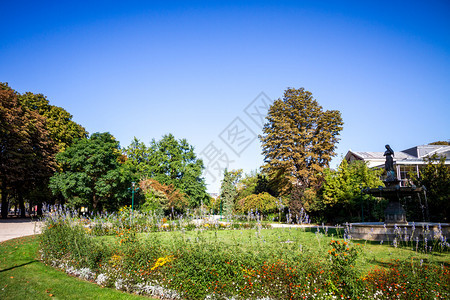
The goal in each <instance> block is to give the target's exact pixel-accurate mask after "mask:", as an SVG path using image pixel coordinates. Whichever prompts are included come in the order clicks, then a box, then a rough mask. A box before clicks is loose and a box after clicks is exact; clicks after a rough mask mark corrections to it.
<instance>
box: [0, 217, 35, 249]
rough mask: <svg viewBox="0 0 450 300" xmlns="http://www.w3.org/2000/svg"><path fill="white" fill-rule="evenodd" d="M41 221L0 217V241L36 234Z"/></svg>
mask: <svg viewBox="0 0 450 300" xmlns="http://www.w3.org/2000/svg"><path fill="white" fill-rule="evenodd" d="M41 225H42V224H41V222H37V221H32V220H31V219H15V218H10V219H0V243H1V242H3V241H6V240H10V239H13V238H17V237H22V236H27V235H33V234H38V233H40V232H41Z"/></svg>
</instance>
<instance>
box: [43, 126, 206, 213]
mask: <svg viewBox="0 0 450 300" xmlns="http://www.w3.org/2000/svg"><path fill="white" fill-rule="evenodd" d="M56 161H57V162H58V163H59V164H60V166H61V168H60V170H59V171H57V172H56V173H55V175H54V176H53V177H51V179H50V188H51V189H52V191H53V193H54V194H57V193H59V192H61V194H62V198H63V199H65V200H66V201H67V204H69V205H70V206H74V207H81V206H84V207H89V208H91V209H92V210H93V211H94V212H97V211H103V210H107V211H115V210H117V209H119V207H121V206H123V205H127V204H129V202H130V200H129V199H130V191H129V187H131V183H132V182H136V183H138V185H139V186H140V193H139V194H138V196H137V199H136V200H137V202H141V204H142V207H141V208H142V209H144V210H151V211H157V212H160V213H164V212H166V213H167V212H168V211H171V210H177V211H183V210H184V209H185V208H187V207H192V208H194V207H198V206H199V205H200V204H201V203H203V202H205V203H208V200H209V196H208V195H207V193H206V186H205V183H204V181H203V179H202V177H201V175H202V170H203V163H202V161H201V160H199V159H197V157H196V155H195V153H194V149H193V147H192V146H190V145H189V144H188V142H187V141H186V140H185V139H181V140H176V139H175V137H174V136H173V135H172V134H168V135H165V136H163V138H162V139H161V140H160V141H155V140H153V141H152V142H151V143H150V146H149V147H147V146H146V145H145V144H144V143H142V142H140V141H139V140H138V139H136V138H135V139H134V140H133V142H132V143H131V145H130V146H128V147H127V148H125V149H120V146H119V142H118V141H116V140H115V139H114V137H113V136H112V135H111V134H109V133H94V134H92V135H91V136H90V137H89V138H87V139H83V140H80V141H78V142H77V143H75V144H74V145H73V146H71V147H69V148H68V149H67V150H66V151H64V152H61V153H60V154H58V155H57V156H56ZM139 196H140V197H139Z"/></svg>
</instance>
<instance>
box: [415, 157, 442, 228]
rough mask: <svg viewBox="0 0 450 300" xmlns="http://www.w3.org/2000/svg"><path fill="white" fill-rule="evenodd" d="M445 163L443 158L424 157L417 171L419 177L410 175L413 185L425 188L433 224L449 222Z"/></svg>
mask: <svg viewBox="0 0 450 300" xmlns="http://www.w3.org/2000/svg"><path fill="white" fill-rule="evenodd" d="M445 161H446V157H445V156H443V157H439V156H437V155H436V154H434V155H432V156H430V157H425V158H424V162H425V163H426V164H425V166H424V167H423V168H421V169H420V170H419V176H417V174H416V173H413V174H411V179H412V181H413V182H414V184H415V185H417V186H424V187H425V188H426V195H427V201H428V211H429V217H430V220H431V221H435V222H449V221H450V220H449V215H450V167H449V166H448V165H446V164H445Z"/></svg>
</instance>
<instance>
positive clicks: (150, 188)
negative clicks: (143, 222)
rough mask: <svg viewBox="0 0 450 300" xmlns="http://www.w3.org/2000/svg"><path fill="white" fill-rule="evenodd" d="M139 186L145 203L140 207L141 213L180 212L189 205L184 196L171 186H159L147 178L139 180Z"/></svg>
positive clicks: (159, 184)
mask: <svg viewBox="0 0 450 300" xmlns="http://www.w3.org/2000/svg"><path fill="white" fill-rule="evenodd" d="M139 186H140V188H141V190H142V192H143V193H144V195H145V202H144V204H143V205H142V207H141V209H142V210H143V211H146V212H153V213H157V214H168V213H169V212H173V211H177V212H182V211H184V210H185V208H186V207H187V206H188V204H189V203H188V201H187V199H186V195H185V194H183V193H182V192H180V191H179V190H177V189H176V188H174V187H173V185H171V184H169V185H165V184H161V183H159V182H158V181H156V180H154V179H151V178H149V179H144V180H141V181H140V182H139Z"/></svg>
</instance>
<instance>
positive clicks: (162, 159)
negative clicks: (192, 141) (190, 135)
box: [124, 134, 209, 207]
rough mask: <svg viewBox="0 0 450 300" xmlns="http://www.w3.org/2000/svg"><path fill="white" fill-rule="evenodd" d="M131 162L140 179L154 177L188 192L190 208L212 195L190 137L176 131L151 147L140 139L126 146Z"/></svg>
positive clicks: (205, 200)
mask: <svg viewBox="0 0 450 300" xmlns="http://www.w3.org/2000/svg"><path fill="white" fill-rule="evenodd" d="M124 154H125V155H126V156H127V158H128V160H127V164H131V165H133V166H134V167H135V168H136V170H137V175H138V177H139V178H140V179H146V178H152V179H154V180H156V181H158V182H159V183H161V184H165V185H172V186H173V187H174V188H176V189H178V190H179V191H180V192H182V193H184V194H185V198H186V199H187V200H188V204H189V207H198V206H200V205H201V204H202V203H205V204H207V203H208V201H209V196H208V195H207V193H206V184H205V182H204V179H203V178H202V171H203V168H204V166H203V161H202V160H201V159H198V158H197V156H196V154H195V152H194V147H192V146H191V145H189V143H188V142H187V141H186V139H180V140H177V139H175V137H174V136H173V135H172V134H168V135H164V136H163V137H162V139H161V140H159V141H156V140H155V139H153V140H152V141H151V143H150V146H149V147H147V146H146V145H145V144H144V143H142V142H140V141H139V140H137V139H136V138H135V139H134V140H133V142H132V144H131V145H130V146H129V147H128V148H126V149H124Z"/></svg>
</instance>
